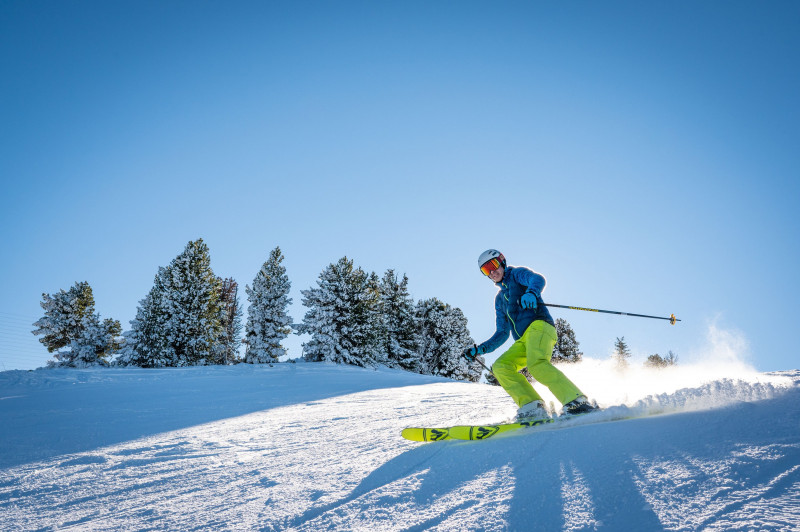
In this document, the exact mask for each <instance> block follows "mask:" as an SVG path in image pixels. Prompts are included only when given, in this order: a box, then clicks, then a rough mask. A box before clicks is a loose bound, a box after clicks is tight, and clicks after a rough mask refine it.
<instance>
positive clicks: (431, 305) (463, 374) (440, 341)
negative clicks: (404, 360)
mask: <svg viewBox="0 0 800 532" xmlns="http://www.w3.org/2000/svg"><path fill="white" fill-rule="evenodd" d="M415 317H416V321H417V350H418V353H419V355H420V360H421V361H422V362H423V363H424V364H425V373H428V374H430V375H441V376H443V377H448V378H451V379H456V380H464V381H471V382H477V381H479V380H480V377H481V369H482V368H481V365H480V364H479V363H478V362H477V361H473V362H472V363H470V362H469V361H468V360H467V359H466V358H464V357H463V356H462V354H463V352H464V349H465V348H466V347H467V346H470V345H472V344H474V343H475V341H474V340H473V339H472V336H470V334H469V330H468V329H467V318H466V317H465V316H464V313H463V312H462V311H461V309H459V308H455V307H451V306H450V305H448V304H446V303H443V302H442V301H439V300H438V299H436V298H435V297H434V298H431V299H425V300H421V301H419V302H418V303H417V305H416V307H415Z"/></svg>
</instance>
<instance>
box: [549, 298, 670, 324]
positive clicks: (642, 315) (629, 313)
mask: <svg viewBox="0 0 800 532" xmlns="http://www.w3.org/2000/svg"><path fill="white" fill-rule="evenodd" d="M545 306H547V307H558V308H571V309H572V310H586V311H588V312H603V313H605V314H617V315H619V316H636V317H637V318H653V319H655V320H667V321H669V322H670V324H672V325H675V322H676V321H681V320H679V319H678V318H676V317H675V314H670V316H669V318H664V317H661V316H648V315H647V314H633V313H632V312H617V311H616V310H600V309H596V308H585V307H572V306H570V305H556V304H555V303H545Z"/></svg>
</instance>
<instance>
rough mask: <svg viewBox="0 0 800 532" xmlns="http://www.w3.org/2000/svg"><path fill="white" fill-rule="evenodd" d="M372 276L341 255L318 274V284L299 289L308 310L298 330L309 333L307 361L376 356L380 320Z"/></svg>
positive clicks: (357, 361)
mask: <svg viewBox="0 0 800 532" xmlns="http://www.w3.org/2000/svg"><path fill="white" fill-rule="evenodd" d="M374 281H375V276H374V275H372V276H371V275H368V274H367V273H365V272H364V270H362V269H361V268H356V267H354V265H353V261H352V260H349V259H348V258H347V257H342V258H341V259H340V260H339V261H338V262H337V263H336V264H330V265H329V266H328V267H327V268H325V270H323V271H322V273H321V274H320V275H319V279H318V280H317V287H316V288H310V289H308V290H302V291H301V292H300V293H301V294H302V295H303V305H305V306H306V308H308V311H307V312H306V314H305V317H304V318H303V323H302V324H301V325H300V327H299V330H300V332H301V333H306V334H310V335H311V340H310V341H309V342H306V343H304V344H303V357H304V358H305V359H306V360H307V361H309V362H318V361H325V362H335V363H338V364H352V365H355V366H371V365H374V364H375V363H376V362H377V361H378V360H377V357H376V352H378V351H379V339H380V332H379V331H380V323H376V320H375V316H376V315H377V312H376V310H375V307H376V306H377V305H378V302H379V296H378V290H377V286H376V285H375V282H374Z"/></svg>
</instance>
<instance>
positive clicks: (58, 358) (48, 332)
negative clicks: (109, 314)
mask: <svg viewBox="0 0 800 532" xmlns="http://www.w3.org/2000/svg"><path fill="white" fill-rule="evenodd" d="M41 306H42V308H43V309H44V310H45V315H44V316H43V317H42V318H41V319H39V320H38V321H37V322H36V323H34V325H35V326H36V327H37V329H35V330H34V331H32V332H33V334H35V335H42V336H43V337H42V338H40V339H39V341H40V342H41V343H42V344H44V345H45V346H46V347H47V350H48V351H49V352H51V353H52V352H53V351H56V350H57V349H62V348H66V349H63V350H61V351H58V352H56V353H55V354H54V355H53V356H54V358H55V360H50V361H48V363H47V365H48V366H49V367H55V366H71V367H86V366H92V365H96V364H104V365H106V364H107V360H106V357H108V356H110V355H111V354H113V353H114V352H115V351H116V350H117V349H118V348H119V347H120V343H119V338H118V337H119V334H120V332H121V331H122V326H121V325H120V323H119V321H117V320H112V319H106V320H103V321H101V319H100V314H98V313H97V312H95V310H94V295H93V294H92V287H91V286H89V283H87V282H80V283H75V285H74V286H73V287H72V288H70V289H69V290H67V291H66V292H65V291H64V290H60V291H59V292H58V293H56V294H55V295H54V296H51V295H50V294H42V302H41Z"/></svg>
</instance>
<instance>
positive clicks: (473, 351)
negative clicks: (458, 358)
mask: <svg viewBox="0 0 800 532" xmlns="http://www.w3.org/2000/svg"><path fill="white" fill-rule="evenodd" d="M484 354H486V349H485V348H484V347H478V346H477V345H474V346H472V347H470V348H468V349H464V358H466V359H467V360H469V361H470V362H472V361H473V360H475V357H477V356H478V355H484Z"/></svg>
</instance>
